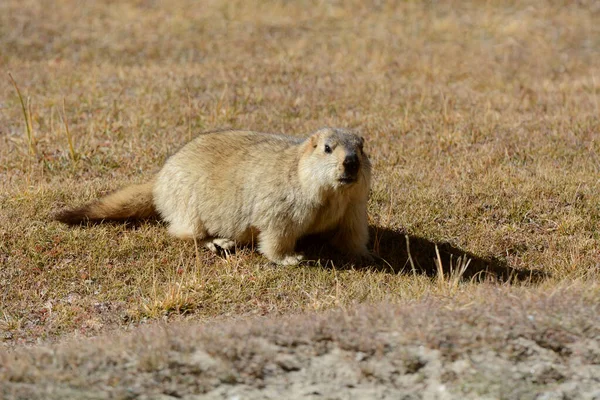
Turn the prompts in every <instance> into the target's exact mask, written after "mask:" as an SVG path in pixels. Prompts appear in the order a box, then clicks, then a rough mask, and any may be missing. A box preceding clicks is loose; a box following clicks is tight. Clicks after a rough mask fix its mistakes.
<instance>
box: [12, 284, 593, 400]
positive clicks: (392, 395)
mask: <svg viewBox="0 0 600 400" xmlns="http://www.w3.org/2000/svg"><path fill="white" fill-rule="evenodd" d="M481 290H484V291H487V292H489V293H487V294H486V295H485V296H477V298H485V299H486V300H485V301H484V302H481V303H479V304H471V303H470V302H469V299H468V298H461V297H460V296H459V297H456V298H446V299H440V298H432V299H427V300H423V301H419V302H413V303H409V304H405V305H388V304H380V305H377V306H358V307H356V308H353V309H350V310H338V311H335V312H330V313H326V314H304V315H298V316H293V317H285V318H283V317H282V318H274V319H273V318H272V319H264V318H254V319H247V320H236V321H228V322H221V323H212V324H198V323H193V324H177V325H170V326H167V325H155V326H151V327H144V328H140V329H138V330H136V331H134V332H131V333H127V334H123V333H119V334H115V335H114V336H108V335H107V336H103V337H99V338H95V339H91V340H90V339H86V340H77V339H70V340H68V341H65V342H62V343H59V344H54V345H41V346H36V347H17V348H14V349H12V350H8V351H6V350H5V351H2V352H0V365H1V366H0V382H2V384H1V385H0V394H2V398H4V399H25V398H27V399H37V398H39V399H41V398H44V399H108V398H110V399H169V398H185V399H194V398H203V399H205V398H206V399H264V398H273V399H279V398H287V399H296V398H298V399H299V398H303V399H306V398H308V399H313V398H314V399H321V398H327V399H351V398H373V399H451V398H520V399H528V398H530V399H533V398H536V399H542V398H543V399H554V398H557V399H558V398H582V399H598V398H600V345H599V340H598V339H599V338H600V321H599V320H598V318H597V316H598V314H599V312H600V305H599V304H600V302H598V301H597V298H598V296H597V294H596V293H595V292H597V291H596V290H592V291H591V293H592V294H590V290H586V291H585V292H583V291H582V290H573V289H570V290H562V291H558V292H555V293H553V294H551V295H546V294H537V295H532V294H530V292H526V291H524V290H518V289H498V288H489V287H488V288H482V289H481Z"/></svg>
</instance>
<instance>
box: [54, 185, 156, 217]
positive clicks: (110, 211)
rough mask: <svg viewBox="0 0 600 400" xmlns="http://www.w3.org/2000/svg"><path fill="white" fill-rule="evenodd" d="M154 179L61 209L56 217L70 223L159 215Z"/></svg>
mask: <svg viewBox="0 0 600 400" xmlns="http://www.w3.org/2000/svg"><path fill="white" fill-rule="evenodd" d="M153 187H154V181H152V182H148V183H143V184H141V185H131V186H127V187H125V188H123V189H121V190H118V191H116V192H114V193H111V194H109V195H108V196H106V197H103V198H101V199H98V200H95V201H93V202H91V203H88V204H85V205H83V206H81V207H78V208H73V209H65V210H61V211H59V212H58V213H56V214H55V215H54V219H55V220H57V221H60V222H64V223H65V224H68V225H79V224H82V223H86V222H92V223H94V222H102V221H124V220H135V219H146V218H153V217H158V213H157V212H156V208H155V207H154V202H153V201H152V188H153Z"/></svg>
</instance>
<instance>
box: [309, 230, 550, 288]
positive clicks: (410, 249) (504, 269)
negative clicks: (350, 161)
mask: <svg viewBox="0 0 600 400" xmlns="http://www.w3.org/2000/svg"><path fill="white" fill-rule="evenodd" d="M369 233H370V238H371V242H370V243H369V249H371V251H372V252H373V254H374V256H375V257H376V265H375V266H374V268H375V269H376V270H378V271H381V272H387V273H396V274H397V273H404V274H413V273H415V274H425V275H428V276H435V275H437V274H438V261H437V260H438V253H439V259H440V260H441V262H442V270H443V272H444V274H445V275H449V274H450V273H451V268H452V269H454V270H456V269H457V267H458V265H460V263H461V262H462V263H466V262H467V261H468V266H467V268H466V270H465V272H464V274H463V275H462V276H463V279H466V280H469V279H476V280H489V279H492V280H496V281H500V282H526V281H528V282H539V281H540V280H542V279H544V278H546V277H547V274H545V273H543V272H541V271H536V270H529V269H516V268H512V267H510V266H508V264H507V262H506V260H504V259H501V258H497V257H480V256H477V255H475V254H473V253H470V252H468V251H465V250H462V249H460V248H458V247H456V246H453V245H451V244H450V243H445V242H437V243H436V242H434V241H431V240H429V239H426V238H423V237H419V236H413V235H407V234H406V233H405V232H402V231H401V230H392V229H388V228H381V227H377V226H370V227H369ZM299 247H300V250H302V251H304V252H305V253H306V254H307V258H309V259H320V260H321V262H322V261H323V260H324V259H326V260H328V261H327V262H325V266H326V267H331V266H332V265H335V266H336V268H339V266H340V265H351V264H350V263H349V262H348V261H349V260H346V259H344V258H343V257H341V256H339V255H332V254H330V252H329V251H328V249H327V246H326V245H325V244H324V242H323V241H321V240H318V239H316V238H313V237H309V238H306V239H303V240H302V241H301V242H300V244H299ZM469 260H470V261H469ZM354 268H357V266H356V265H354ZM358 268H361V267H358ZM365 268H373V266H372V265H370V266H368V267H365Z"/></svg>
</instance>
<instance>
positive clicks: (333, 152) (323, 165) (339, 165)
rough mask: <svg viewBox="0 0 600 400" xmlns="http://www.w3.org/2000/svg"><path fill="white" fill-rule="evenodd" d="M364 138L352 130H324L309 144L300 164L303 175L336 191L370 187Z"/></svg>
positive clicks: (369, 169) (314, 136) (369, 166)
mask: <svg viewBox="0 0 600 400" xmlns="http://www.w3.org/2000/svg"><path fill="white" fill-rule="evenodd" d="M363 145H364V139H363V138H362V137H360V136H358V135H356V134H354V133H352V132H350V131H349V130H345V129H340V128H323V129H319V130H318V131H316V132H315V133H313V134H312V135H311V136H310V137H309V138H308V139H307V141H306V143H305V147H304V153H303V156H302V159H301V161H300V164H301V165H300V168H301V169H302V170H303V171H302V172H303V175H304V176H306V177H307V178H308V179H315V180H316V181H317V182H318V183H320V184H321V185H327V186H330V187H333V188H336V189H337V188H342V187H350V186H353V185H356V184H362V185H365V184H366V185H367V186H368V185H369V183H370V179H371V163H370V161H369V157H367V155H366V153H365V152H364V149H363Z"/></svg>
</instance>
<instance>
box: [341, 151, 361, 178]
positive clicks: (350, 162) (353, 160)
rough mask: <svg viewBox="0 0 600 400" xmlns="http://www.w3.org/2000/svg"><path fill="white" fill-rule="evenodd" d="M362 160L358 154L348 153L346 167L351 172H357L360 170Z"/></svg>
mask: <svg viewBox="0 0 600 400" xmlns="http://www.w3.org/2000/svg"><path fill="white" fill-rule="evenodd" d="M359 164H360V161H359V160H358V156H357V155H356V154H355V153H353V154H348V155H347V156H346V158H345V159H344V169H345V170H346V172H347V173H349V174H355V173H357V172H358V166H359Z"/></svg>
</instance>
